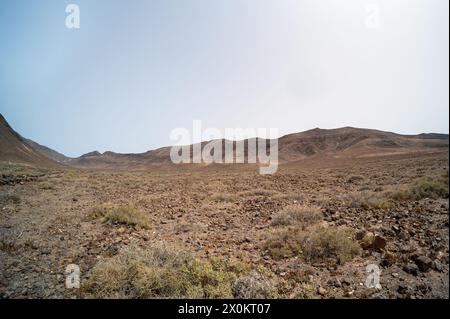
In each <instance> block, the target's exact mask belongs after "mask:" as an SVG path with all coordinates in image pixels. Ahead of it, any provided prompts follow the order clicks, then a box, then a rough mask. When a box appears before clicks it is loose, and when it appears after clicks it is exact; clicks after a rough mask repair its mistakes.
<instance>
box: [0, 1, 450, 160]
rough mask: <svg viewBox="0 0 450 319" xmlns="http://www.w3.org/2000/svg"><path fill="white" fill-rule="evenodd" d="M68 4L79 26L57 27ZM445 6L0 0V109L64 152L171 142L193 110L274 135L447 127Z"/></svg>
mask: <svg viewBox="0 0 450 319" xmlns="http://www.w3.org/2000/svg"><path fill="white" fill-rule="evenodd" d="M69 3H76V4H78V5H79V7H80V11H81V28H80V29H78V30H74V29H72V30H70V29H67V28H66V27H65V18H66V13H65V7H66V5H67V4H69ZM374 5H375V7H374ZM448 6H449V1H448V0H384V1H383V0H382V1H379V0H370V1H369V0H367V1H364V0H308V1H302V0H214V1H212V0H142V1H140V0H133V1H126V0H116V1H113V0H104V1H103V0H72V1H57V0H26V1H25V0H22V1H18V0H2V1H1V2H0V113H2V114H3V115H4V116H5V117H6V119H7V120H8V121H9V122H10V124H11V125H12V126H13V127H14V128H15V129H16V130H17V131H18V132H19V133H20V134H22V135H23V136H25V137H28V138H31V139H33V140H35V141H37V142H39V143H41V144H44V145H47V146H49V147H51V148H54V149H56V150H58V151H60V152H63V153H64V154H66V155H69V156H79V155H81V154H83V153H86V152H89V151H92V150H99V151H105V150H112V151H116V152H143V151H146V150H149V149H153V148H156V147H160V146H165V145H170V144H172V142H171V141H170V140H169V135H170V132H171V130H172V129H173V128H176V127H186V128H191V127H192V121H193V120H194V119H198V120H202V121H203V123H204V125H205V126H213V127H217V128H219V129H224V128H226V127H242V128H247V127H254V128H259V127H267V128H269V127H275V128H278V129H279V132H280V134H286V133H290V132H298V131H303V130H307V129H311V128H314V127H321V128H334V127H341V126H356V127H368V128H377V129H382V130H389V131H395V132H399V133H420V132H441V133H448V131H449V122H448V116H449V106H448V105H449V93H448V86H449V74H448V72H449V42H448V37H449V34H448V31H449V16H448V12H449V8H448ZM377 8H378V9H379V10H378V9H377ZM377 11H378V16H377V15H376V13H377ZM374 14H375V15H374ZM372 17H375V18H374V19H372ZM373 21H379V27H378V28H376V27H375V28H374V27H373V26H376V24H375V25H374V24H373ZM368 22H369V23H368Z"/></svg>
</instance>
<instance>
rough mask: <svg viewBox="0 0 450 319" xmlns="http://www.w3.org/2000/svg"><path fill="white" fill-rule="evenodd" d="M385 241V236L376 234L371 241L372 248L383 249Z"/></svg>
mask: <svg viewBox="0 0 450 319" xmlns="http://www.w3.org/2000/svg"><path fill="white" fill-rule="evenodd" d="M386 243H387V241H386V238H384V237H382V236H378V235H376V236H375V238H374V239H373V242H372V248H373V249H374V250H381V249H384V248H385V247H386Z"/></svg>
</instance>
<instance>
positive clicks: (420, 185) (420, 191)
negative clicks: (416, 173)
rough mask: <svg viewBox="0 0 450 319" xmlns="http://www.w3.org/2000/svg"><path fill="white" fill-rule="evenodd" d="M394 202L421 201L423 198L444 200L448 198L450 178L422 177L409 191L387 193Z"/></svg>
mask: <svg viewBox="0 0 450 319" xmlns="http://www.w3.org/2000/svg"><path fill="white" fill-rule="evenodd" d="M387 196H389V197H390V198H392V199H393V200H420V199H423V198H432V199H437V198H442V197H445V196H448V178H445V177H444V176H442V177H440V178H433V177H422V178H420V179H418V180H416V181H415V182H414V183H412V184H411V185H410V186H409V187H408V188H407V189H403V190H397V191H393V192H389V193H387Z"/></svg>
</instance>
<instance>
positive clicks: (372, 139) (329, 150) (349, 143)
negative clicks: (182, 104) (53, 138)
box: [0, 115, 449, 169]
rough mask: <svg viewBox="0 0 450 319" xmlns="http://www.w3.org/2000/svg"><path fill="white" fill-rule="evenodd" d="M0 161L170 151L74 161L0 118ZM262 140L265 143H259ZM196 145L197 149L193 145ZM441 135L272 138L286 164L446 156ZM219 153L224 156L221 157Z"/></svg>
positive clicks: (134, 165)
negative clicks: (441, 153) (431, 154)
mask: <svg viewBox="0 0 450 319" xmlns="http://www.w3.org/2000/svg"><path fill="white" fill-rule="evenodd" d="M0 132H1V135H0V146H1V149H0V160H8V161H19V162H29V163H35V164H47V165H50V164H52V163H53V164H55V163H56V162H58V163H63V164H65V165H70V166H74V167H79V168H99V169H101V168H110V169H128V168H131V169H140V168H146V167H149V166H154V165H168V164H171V160H170V150H171V147H162V148H159V149H156V150H151V151H148V152H145V153H138V154H120V153H114V152H104V153H103V154H102V153H100V152H98V151H93V152H90V153H87V154H84V155H82V156H80V157H78V158H69V157H66V156H64V155H63V154H60V153H58V152H56V151H54V150H52V149H50V148H48V147H46V146H43V145H40V144H38V143H36V142H34V141H31V140H26V139H24V138H22V137H21V136H20V135H19V134H18V133H16V132H15V131H14V130H13V129H12V128H11V127H10V126H9V125H8V123H7V122H6V120H5V119H4V118H3V117H2V116H1V115H0ZM258 140H259V139H257V138H253V139H249V140H245V141H244V143H245V147H244V150H243V151H241V150H240V151H236V142H233V141H229V140H223V139H222V140H214V141H209V142H202V143H201V149H203V147H204V146H205V145H206V144H207V143H210V142H212V143H214V145H218V146H219V147H220V146H221V147H222V151H223V150H224V149H225V145H226V144H228V146H231V147H233V150H234V151H235V157H237V158H244V159H245V160H246V159H247V158H248V154H249V153H252V152H256V151H257V149H256V148H255V147H254V146H253V142H255V141H258ZM262 141H265V140H264V139H262ZM266 142H267V141H266ZM197 145H198V144H197ZM448 145H449V136H448V135H447V134H436V133H429V134H419V135H401V134H396V133H391V132H384V131H378V130H372V129H362V128H354V127H343V128H337V129H319V128H316V129H312V130H309V131H305V132H301V133H294V134H289V135H285V136H283V137H280V138H279V139H278V153H279V162H281V163H283V162H292V161H298V160H302V159H306V158H309V159H314V158H316V157H317V158H320V157H324V156H326V157H327V158H330V157H331V158H333V157H334V158H355V157H373V156H383V155H394V154H409V153H424V152H438V151H448ZM190 149H191V159H192V158H199V157H200V155H201V154H200V153H199V152H195V151H194V149H195V148H194V146H193V145H190ZM223 153H224V152H223Z"/></svg>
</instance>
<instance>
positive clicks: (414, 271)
mask: <svg viewBox="0 0 450 319" xmlns="http://www.w3.org/2000/svg"><path fill="white" fill-rule="evenodd" d="M403 270H404V271H406V272H407V273H408V274H411V275H414V276H417V275H418V274H419V267H417V265H416V264H413V263H409V264H407V265H406V266H405V267H403Z"/></svg>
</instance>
